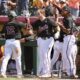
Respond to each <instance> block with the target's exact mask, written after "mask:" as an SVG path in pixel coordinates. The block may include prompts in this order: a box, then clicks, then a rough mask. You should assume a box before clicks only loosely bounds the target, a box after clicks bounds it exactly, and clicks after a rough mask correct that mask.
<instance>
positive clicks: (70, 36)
mask: <svg viewBox="0 0 80 80" xmlns="http://www.w3.org/2000/svg"><path fill="white" fill-rule="evenodd" d="M61 14H62V16H63V17H64V18H63V20H62V23H59V25H60V27H61V29H62V30H63V31H64V32H65V35H64V40H63V53H62V59H63V66H64V68H65V69H66V73H67V75H68V76H69V77H70V78H77V77H78V76H76V63H75V61H76V55H77V45H76V44H75V42H76V37H75V30H74V29H75V25H74V21H73V18H72V15H71V14H70V10H69V8H68V7H65V8H64V10H63V11H62V12H61Z"/></svg>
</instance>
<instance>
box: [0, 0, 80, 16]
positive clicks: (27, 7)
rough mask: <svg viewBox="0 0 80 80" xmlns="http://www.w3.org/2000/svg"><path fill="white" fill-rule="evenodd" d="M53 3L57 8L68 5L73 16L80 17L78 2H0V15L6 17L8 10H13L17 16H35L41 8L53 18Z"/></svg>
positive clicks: (35, 0) (70, 0)
mask: <svg viewBox="0 0 80 80" xmlns="http://www.w3.org/2000/svg"><path fill="white" fill-rule="evenodd" d="M53 2H54V3H55V4H56V5H58V6H59V7H63V6H64V5H68V6H69V8H70V11H71V13H72V14H73V15H74V16H76V17H78V16H79V15H80V14H79V13H80V10H79V5H80V1H79V0H54V1H53V0H24V1H23V0H0V15H7V14H8V12H9V11H10V10H14V11H15V12H16V14H17V15H26V16H36V15H37V14H36V11H37V10H38V9H41V8H43V9H45V11H48V12H47V15H48V14H50V15H51V16H53V14H57V12H56V10H55V9H54V8H53V7H54V6H53ZM49 10H50V11H49Z"/></svg>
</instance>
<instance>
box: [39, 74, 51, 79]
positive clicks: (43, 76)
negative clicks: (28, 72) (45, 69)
mask: <svg viewBox="0 0 80 80" xmlns="http://www.w3.org/2000/svg"><path fill="white" fill-rule="evenodd" d="M38 77H39V78H50V77H51V74H43V75H40V76H38Z"/></svg>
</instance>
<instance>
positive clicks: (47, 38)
mask: <svg viewBox="0 0 80 80" xmlns="http://www.w3.org/2000/svg"><path fill="white" fill-rule="evenodd" d="M41 38H42V39H49V38H50V37H41Z"/></svg>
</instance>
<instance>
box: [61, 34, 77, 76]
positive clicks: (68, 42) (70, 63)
mask: <svg viewBox="0 0 80 80" xmlns="http://www.w3.org/2000/svg"><path fill="white" fill-rule="evenodd" d="M75 42H76V38H75V36H74V35H67V36H65V37H64V43H63V54H62V58H63V66H64V67H65V69H66V72H67V75H68V76H71V75H75V74H76V55H77V45H76V44H75Z"/></svg>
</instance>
